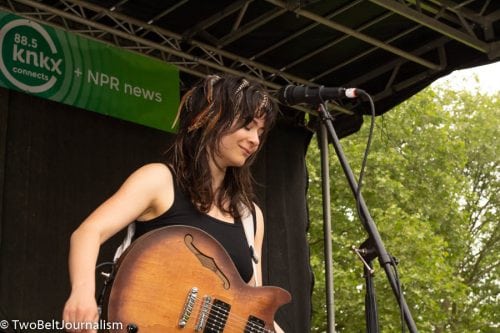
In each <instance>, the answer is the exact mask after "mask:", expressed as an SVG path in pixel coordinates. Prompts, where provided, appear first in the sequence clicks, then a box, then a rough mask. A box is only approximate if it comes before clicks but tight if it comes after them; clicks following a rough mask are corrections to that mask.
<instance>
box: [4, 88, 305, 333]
mask: <svg viewBox="0 0 500 333" xmlns="http://www.w3.org/2000/svg"><path fill="white" fill-rule="evenodd" d="M310 136H311V134H310V133H309V132H308V131H307V130H305V129H303V128H302V127H301V126H295V125H293V124H292V125H291V124H290V123H287V122H280V123H279V124H278V125H277V126H276V128H275V129H274V130H273V131H272V133H271V135H270V137H269V139H268V141H267V143H266V145H265V147H263V151H262V152H261V155H260V157H259V159H258V161H257V162H256V164H255V166H254V172H255V178H256V180H257V181H258V182H259V183H260V184H261V185H260V186H259V187H258V202H259V204H260V206H261V208H262V209H263V211H264V214H265V217H266V239H265V253H264V258H263V264H264V274H265V276H264V280H265V282H267V283H269V284H273V285H278V286H281V287H283V288H285V289H287V290H289V291H290V292H291V293H292V297H293V301H292V303H291V304H289V305H287V306H285V307H284V308H282V310H281V311H280V312H279V314H278V320H279V322H280V323H281V325H282V326H283V328H285V329H286V331H287V332H297V333H299V332H301V333H302V332H307V331H309V323H310V319H309V317H310V309H311V307H310V300H311V297H310V293H311V284H312V277H311V273H310V269H309V252H308V245H307V242H306V230H307V225H308V219H307V209H306V199H305V198H306V197H305V195H306V186H307V176H306V169H305V162H304V154H305V151H306V149H307V145H308V143H309V140H310ZM171 139H172V135H170V134H168V133H164V132H161V131H157V130H154V129H151V128H147V127H143V126H140V125H136V124H132V123H129V122H126V121H121V120H118V119H114V118H110V117H106V116H104V115H100V114H96V113H93V112H88V111H84V110H81V109H77V108H73V107H70V106H67V105H63V104H59V103H55V102H52V101H48V100H44V99H39V98H36V97H33V96H30V95H26V94H22V93H18V92H13V91H9V90H6V89H3V88H0V320H2V319H10V320H22V321H36V320H46V321H51V320H61V312H62V308H63V305H64V302H65V300H66V298H67V296H68V294H69V290H70V284H69V279H68V268H67V258H68V248H69V237H70V235H71V232H72V231H73V230H74V229H75V228H76V227H77V226H78V225H79V224H80V223H81V221H82V220H83V219H84V218H85V217H86V216H87V215H88V214H89V213H90V212H91V211H92V210H93V209H94V208H95V207H97V205H99V204H100V203H101V202H102V201H104V200H105V199H106V198H107V197H109V196H110V195H111V194H112V193H113V192H114V191H116V190H117V189H118V187H119V186H120V184H121V183H122V182H123V181H124V180H125V178H126V177H127V176H128V175H129V174H130V173H131V172H132V171H134V170H135V169H137V168H138V167H140V166H141V165H143V164H145V163H148V162H153V161H158V160H159V159H160V157H161V154H162V152H163V151H164V149H165V148H166V146H167V144H168V142H169V140H171ZM123 235H124V233H123V232H122V233H120V234H118V235H116V236H115V237H113V238H112V239H111V240H109V241H108V242H106V243H105V244H104V245H103V247H102V248H101V253H100V257H99V262H104V261H109V260H110V259H111V258H112V255H113V252H114V250H115V249H116V247H117V246H118V244H119V243H120V242H121V240H122V238H123ZM96 278H97V281H98V284H97V286H98V287H97V289H98V290H99V286H100V285H101V284H102V281H103V278H102V277H101V276H100V275H99V274H97V276H96ZM25 332H29V330H25Z"/></svg>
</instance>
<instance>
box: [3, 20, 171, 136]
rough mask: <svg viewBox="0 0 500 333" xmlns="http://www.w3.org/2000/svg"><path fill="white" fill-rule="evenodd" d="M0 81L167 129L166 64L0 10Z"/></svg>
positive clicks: (168, 93)
mask: <svg viewBox="0 0 500 333" xmlns="http://www.w3.org/2000/svg"><path fill="white" fill-rule="evenodd" d="M0 86H3V87H6V88H9V89H14V90H18V91H22V92H25V93H29V94H32V95H36V96H39V97H42V98H46V99H50V100H53V101H57V102H61V103H64V104H69V105H73V106H76V107H79V108H83V109H87V110H91V111H95V112H98V113H102V114H105V115H109V116H112V117H117V118H120V119H124V120H128V121H132V122H135V123H139V124H142V125H145V126H149V127H153V128H157V129H161V130H164V131H169V132H173V131H174V130H173V129H172V122H173V120H174V118H175V115H176V113H177V107H178V105H179V71H178V69H177V68H176V67H175V66H173V65H170V64H167V63H165V62H162V61H160V60H156V59H153V58H150V57H147V56H143V55H140V54H137V53H133V52H129V51H126V50H122V49H120V48H117V47H114V46H111V45H108V44H105V43H102V42H98V41H94V40H91V39H89V38H84V37H80V36H78V35H74V34H71V33H68V32H65V31H63V30H60V29H54V28H52V27H49V26H45V25H41V24H39V23H36V22H34V21H32V20H28V19H25V18H21V17H19V16H16V15H13V14H8V13H2V12H0Z"/></svg>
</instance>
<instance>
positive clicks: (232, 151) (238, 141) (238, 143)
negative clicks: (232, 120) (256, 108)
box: [215, 117, 265, 168]
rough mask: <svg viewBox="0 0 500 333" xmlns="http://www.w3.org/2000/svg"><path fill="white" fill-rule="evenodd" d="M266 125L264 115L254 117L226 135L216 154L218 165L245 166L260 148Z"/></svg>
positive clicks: (224, 166) (225, 166)
mask: <svg viewBox="0 0 500 333" xmlns="http://www.w3.org/2000/svg"><path fill="white" fill-rule="evenodd" d="M264 125H265V118H264V117H262V118H254V119H253V120H252V121H251V122H250V123H249V124H247V125H245V126H243V127H241V128H238V129H236V130H234V131H231V132H230V133H229V134H226V135H224V136H223V137H222V139H221V141H220V146H219V151H218V154H216V155H215V159H216V163H217V165H218V166H219V167H222V168H227V167H241V166H243V165H244V164H245V162H246V160H247V159H248V158H249V157H250V156H251V155H253V154H254V153H255V152H256V151H257V149H258V148H259V144H260V139H261V138H260V137H261V135H262V133H263V132H264Z"/></svg>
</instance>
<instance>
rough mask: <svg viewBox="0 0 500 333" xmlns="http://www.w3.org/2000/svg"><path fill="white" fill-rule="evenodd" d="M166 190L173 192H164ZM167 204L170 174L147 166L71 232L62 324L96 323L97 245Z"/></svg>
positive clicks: (157, 166) (155, 212)
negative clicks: (68, 286) (67, 286)
mask: <svg viewBox="0 0 500 333" xmlns="http://www.w3.org/2000/svg"><path fill="white" fill-rule="evenodd" d="M168 186H170V188H172V191H168V190H167V191H166V190H165V189H168V188H169V187H168ZM170 192H172V193H171V198H169V194H170ZM160 194H161V195H163V196H161V195H160ZM169 201H170V202H172V201H173V187H172V175H171V173H170V171H169V170H168V168H166V167H165V166H164V165H162V164H149V165H146V166H144V167H142V168H140V169H138V170H137V171H135V172H134V173H133V174H132V175H130V177H129V178H128V179H127V180H126V181H125V182H124V183H123V185H122V186H121V187H120V189H119V190H118V191H117V192H116V193H115V194H113V196H111V197H110V198H109V199H108V200H106V201H105V202H104V203H103V204H101V205H100V206H99V207H98V208H97V209H96V210H95V211H94V212H92V214H90V216H89V217H87V218H86V219H85V220H84V221H83V223H82V224H81V225H80V226H79V227H78V228H77V229H76V230H75V231H74V232H73V234H72V235H71V242H70V254H69V274H70V281H71V294H70V296H69V298H68V300H67V302H66V304H65V307H64V311H63V319H64V321H65V322H71V323H78V322H95V321H96V320H97V319H98V313H97V304H96V301H95V265H96V261H97V257H98V254H99V247H100V245H101V244H102V243H104V242H105V241H106V240H107V239H109V238H110V237H112V236H113V235H115V234H116V233H117V232H119V231H120V230H121V229H123V228H125V227H126V226H127V225H128V224H130V223H131V222H132V221H134V220H137V219H142V218H144V217H147V216H150V215H152V216H153V215H155V214H158V211H159V210H161V209H163V208H165V209H167V208H168V207H166V206H168V202H169ZM164 206H165V207H164ZM90 332H92V331H90Z"/></svg>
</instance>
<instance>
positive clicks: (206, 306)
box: [194, 296, 212, 332]
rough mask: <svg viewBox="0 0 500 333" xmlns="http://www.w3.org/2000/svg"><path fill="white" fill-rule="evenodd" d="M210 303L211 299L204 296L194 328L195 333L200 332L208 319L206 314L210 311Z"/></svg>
mask: <svg viewBox="0 0 500 333" xmlns="http://www.w3.org/2000/svg"><path fill="white" fill-rule="evenodd" d="M211 303H212V297H210V296H205V297H203V302H202V304H201V310H200V314H199V316H198V320H197V321H196V326H195V327H194V331H195V332H200V331H201V329H202V328H203V326H205V323H206V322H207V319H208V313H209V311H210V305H211Z"/></svg>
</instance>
